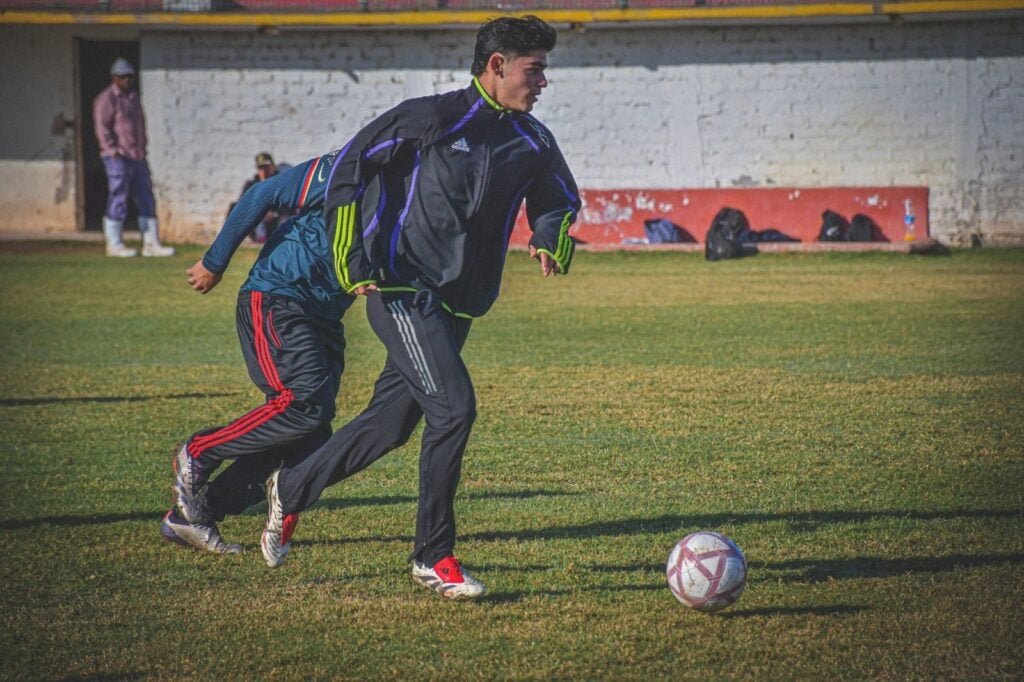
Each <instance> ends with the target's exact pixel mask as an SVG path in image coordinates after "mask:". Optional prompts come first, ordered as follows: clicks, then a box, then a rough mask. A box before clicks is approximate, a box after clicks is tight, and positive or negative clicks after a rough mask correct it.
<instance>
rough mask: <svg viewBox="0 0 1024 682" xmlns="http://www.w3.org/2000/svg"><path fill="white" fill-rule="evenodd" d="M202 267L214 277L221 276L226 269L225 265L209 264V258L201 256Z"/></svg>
mask: <svg viewBox="0 0 1024 682" xmlns="http://www.w3.org/2000/svg"><path fill="white" fill-rule="evenodd" d="M203 267H204V268H206V269H207V270H209V271H210V272H212V273H213V274H215V275H223V274H224V271H225V270H227V269H228V268H227V266H226V265H217V264H214V263H211V262H210V259H209V256H203Z"/></svg>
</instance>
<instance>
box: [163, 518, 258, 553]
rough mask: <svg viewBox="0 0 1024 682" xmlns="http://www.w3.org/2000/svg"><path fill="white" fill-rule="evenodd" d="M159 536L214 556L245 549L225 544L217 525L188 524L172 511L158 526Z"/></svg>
mask: <svg viewBox="0 0 1024 682" xmlns="http://www.w3.org/2000/svg"><path fill="white" fill-rule="evenodd" d="M160 534H161V535H163V536H164V538H166V539H167V540H168V541H170V542H173V543H174V544H176V545H181V546H182V547H195V548H196V549H201V550H203V551H206V552H213V553H214V554H240V553H242V552H244V551H245V547H243V546H242V545H239V544H236V543H234V542H226V541H225V540H224V538H223V537H222V536H221V534H220V530H218V529H217V524H215V523H207V524H197V523H189V522H188V521H186V520H185V519H183V518H181V517H180V516H178V515H177V514H175V513H174V510H173V509H172V510H171V511H169V512H167V513H166V514H165V515H164V521H163V523H161V524H160Z"/></svg>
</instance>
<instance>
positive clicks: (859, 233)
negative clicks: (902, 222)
mask: <svg viewBox="0 0 1024 682" xmlns="http://www.w3.org/2000/svg"><path fill="white" fill-rule="evenodd" d="M880 231H881V230H880V229H879V227H878V225H877V224H876V223H875V221H874V220H872V219H871V218H869V217H868V216H866V215H864V214H863V213H858V214H857V215H855V216H853V220H851V221H850V229H849V230H847V231H846V241H848V242H873V241H875V235H876V234H877V233H878V232H880Z"/></svg>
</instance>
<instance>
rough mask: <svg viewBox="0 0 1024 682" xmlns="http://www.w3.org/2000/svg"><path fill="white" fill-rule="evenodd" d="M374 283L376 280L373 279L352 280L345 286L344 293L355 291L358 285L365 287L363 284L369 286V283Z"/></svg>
mask: <svg viewBox="0 0 1024 682" xmlns="http://www.w3.org/2000/svg"><path fill="white" fill-rule="evenodd" d="M376 283H377V280H375V279H364V280H363V281H362V282H353V283H352V285H351V286H349V287H345V293H346V294H351V293H352V292H353V291H355V290H356V289H358V288H359V287H365V286H369V285H370V284H376Z"/></svg>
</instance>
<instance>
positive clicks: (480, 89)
mask: <svg viewBox="0 0 1024 682" xmlns="http://www.w3.org/2000/svg"><path fill="white" fill-rule="evenodd" d="M467 90H468V91H469V94H470V97H471V98H473V99H477V97H476V96H475V95H479V97H482V98H483V99H484V101H485V102H487V104H488V106H490V107H491V108H492V109H494V110H495V111H497V112H500V113H502V114H511V113H512V110H511V109H506V108H505V107H503V106H501V105H500V104H498V103H497V102H495V101H494V99H493V98H492V97H491V96H490V95H488V94H487V91H486V90H484V86H483V85H481V84H480V80H479V79H478V78H477V77H476V76H473V84H472V85H471V86H470V87H469V88H467Z"/></svg>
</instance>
